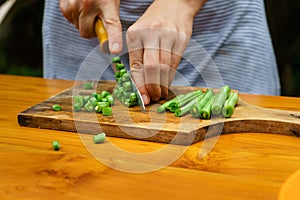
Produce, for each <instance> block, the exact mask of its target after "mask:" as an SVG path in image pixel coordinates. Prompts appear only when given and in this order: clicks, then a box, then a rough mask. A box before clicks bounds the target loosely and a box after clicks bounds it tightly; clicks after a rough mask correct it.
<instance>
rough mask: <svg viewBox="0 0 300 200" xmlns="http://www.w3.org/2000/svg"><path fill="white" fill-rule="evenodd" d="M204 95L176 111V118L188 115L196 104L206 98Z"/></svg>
mask: <svg viewBox="0 0 300 200" xmlns="http://www.w3.org/2000/svg"><path fill="white" fill-rule="evenodd" d="M204 95H205V94H204V93H203V94H201V95H200V96H198V97H196V98H194V99H192V100H191V101H190V102H189V103H187V104H186V105H184V106H182V107H181V108H178V109H177V110H176V111H175V116H176V117H182V116H184V115H186V114H188V113H189V112H190V109H191V107H192V106H193V105H195V103H197V102H198V101H200V99H201V98H203V97H204Z"/></svg>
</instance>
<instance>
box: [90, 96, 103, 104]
mask: <svg viewBox="0 0 300 200" xmlns="http://www.w3.org/2000/svg"><path fill="white" fill-rule="evenodd" d="M102 100H103V99H102ZM97 102H98V100H97V99H96V97H91V98H90V99H89V101H88V103H90V104H92V105H93V106H96V104H97Z"/></svg>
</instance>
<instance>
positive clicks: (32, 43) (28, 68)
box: [0, 0, 300, 96]
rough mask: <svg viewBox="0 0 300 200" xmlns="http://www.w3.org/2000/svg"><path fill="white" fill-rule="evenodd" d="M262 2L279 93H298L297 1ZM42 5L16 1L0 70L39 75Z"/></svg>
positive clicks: (0, 35) (1, 30)
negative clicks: (275, 61) (270, 38)
mask: <svg viewBox="0 0 300 200" xmlns="http://www.w3.org/2000/svg"><path fill="white" fill-rule="evenodd" d="M3 2H4V0H0V4H2V3H3ZM265 4H266V10H267V17H268V22H269V26H270V31H271V35H272V39H273V44H274V49H275V52H276V57H277V63H278V69H279V73H280V79H281V87H282V90H281V91H282V95H285V96H300V37H299V36H300V26H299V24H300V1H299V0H289V1H274V0H265ZM43 7H44V0H18V1H17V3H16V5H15V6H14V7H13V9H12V10H11V13H10V14H9V15H8V17H7V19H6V20H5V23H4V24H2V25H1V26H0V73H6V74H18V75H30V76H42V63H43V62H42V59H43V54H42V34H41V27H42V19H43Z"/></svg>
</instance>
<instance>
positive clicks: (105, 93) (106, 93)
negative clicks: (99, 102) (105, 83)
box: [101, 90, 110, 98]
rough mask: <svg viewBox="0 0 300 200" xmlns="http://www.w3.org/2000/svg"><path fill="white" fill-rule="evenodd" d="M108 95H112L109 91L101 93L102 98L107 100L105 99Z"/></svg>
mask: <svg viewBox="0 0 300 200" xmlns="http://www.w3.org/2000/svg"><path fill="white" fill-rule="evenodd" d="M108 95H110V93H109V92H108V91H106V90H103V91H102V92H101V96H102V98H105V97H107V96H108Z"/></svg>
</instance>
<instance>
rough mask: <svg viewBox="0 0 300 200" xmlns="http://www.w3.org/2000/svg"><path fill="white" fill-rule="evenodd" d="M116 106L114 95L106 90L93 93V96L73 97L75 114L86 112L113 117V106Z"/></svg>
mask: <svg viewBox="0 0 300 200" xmlns="http://www.w3.org/2000/svg"><path fill="white" fill-rule="evenodd" d="M114 104H115V101H114V97H113V95H112V94H111V93H110V92H108V91H106V90H103V91H102V92H101V93H100V92H93V93H92V94H91V95H75V96H74V97H73V110H74V111H75V112H78V111H81V110H84V111H87V112H97V113H102V114H103V115H104V116H110V115H112V108H111V106H113V105H114Z"/></svg>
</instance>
